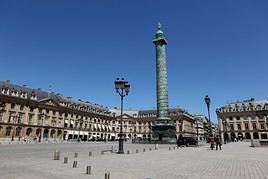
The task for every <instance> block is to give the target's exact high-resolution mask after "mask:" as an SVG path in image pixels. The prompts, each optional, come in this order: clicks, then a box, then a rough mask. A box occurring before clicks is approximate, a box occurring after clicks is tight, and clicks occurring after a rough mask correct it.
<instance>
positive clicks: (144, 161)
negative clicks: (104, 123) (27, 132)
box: [0, 142, 268, 179]
mask: <svg viewBox="0 0 268 179" xmlns="http://www.w3.org/2000/svg"><path fill="white" fill-rule="evenodd" d="M249 145H250V143H246V142H237V143H229V144H226V145H224V146H223V148H222V150H221V151H215V150H213V151H211V150H210V149H209V148H208V146H201V147H197V148H195V147H189V148H180V149H175V150H174V149H173V146H171V145H159V149H158V150H154V145H142V144H126V145H125V153H126V154H115V153H114V154H111V153H109V152H107V153H105V154H104V155H101V150H104V149H111V146H115V147H117V143H61V144H60V143H57V144H11V145H3V144H1V145H0V178H1V179H2V178H3V179H13V178H14V179H17V178H18V179H32V178H34V179H35V178H36V179H61V178H62V179H63V178H64V179H66V178H68V179H69V178H76V179H78V178H79V179H80V178H81V179H84V178H90V179H104V174H105V172H110V179H149V178H150V179H188V178H189V179H216V178H217V179H218V178H219V179H223V178H224V179H238V178H241V179H268V155H267V154H268V148H253V147H249ZM169 147H171V150H169ZM144 148H145V150H146V151H145V152H143V149H144ZM149 148H152V151H149ZM56 149H60V151H61V154H60V155H61V156H60V160H53V152H54V151H55V150H56ZM136 149H139V153H136ZM127 150H129V151H130V154H127ZM90 151H91V152H92V156H91V157H90V156H89V155H88V153H89V152H90ZM75 152H78V158H74V153H75ZM63 157H68V159H69V162H68V164H63ZM74 160H77V161H78V166H77V168H72V167H73V166H72V164H73V161H74ZM87 165H90V166H91V167H92V168H91V172H92V174H91V175H86V174H85V172H86V166H87Z"/></svg>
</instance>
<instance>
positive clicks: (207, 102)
mask: <svg viewBox="0 0 268 179" xmlns="http://www.w3.org/2000/svg"><path fill="white" fill-rule="evenodd" d="M204 100H205V102H206V104H207V108H208V123H209V129H208V130H209V137H211V136H212V131H211V120H210V110H209V107H210V102H211V101H210V98H209V97H208V95H206V96H205V98H204Z"/></svg>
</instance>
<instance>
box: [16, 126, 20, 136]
mask: <svg viewBox="0 0 268 179" xmlns="http://www.w3.org/2000/svg"><path fill="white" fill-rule="evenodd" d="M20 131H21V127H17V128H16V134H15V135H16V136H20Z"/></svg>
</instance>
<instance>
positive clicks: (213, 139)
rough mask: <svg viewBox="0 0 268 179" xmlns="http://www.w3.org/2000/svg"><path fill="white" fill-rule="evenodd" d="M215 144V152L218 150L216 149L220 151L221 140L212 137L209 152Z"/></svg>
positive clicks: (217, 137)
mask: <svg viewBox="0 0 268 179" xmlns="http://www.w3.org/2000/svg"><path fill="white" fill-rule="evenodd" d="M215 143H216V150H218V147H219V148H220V150H221V139H220V137H219V136H218V135H217V136H216V137H215V138H214V137H211V138H210V148H211V150H213V149H214V145H215Z"/></svg>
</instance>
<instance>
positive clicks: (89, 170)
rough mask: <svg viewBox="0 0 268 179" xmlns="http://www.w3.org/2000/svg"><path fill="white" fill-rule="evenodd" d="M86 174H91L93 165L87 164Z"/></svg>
mask: <svg viewBox="0 0 268 179" xmlns="http://www.w3.org/2000/svg"><path fill="white" fill-rule="evenodd" d="M86 174H87V175H91V166H87V168H86Z"/></svg>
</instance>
